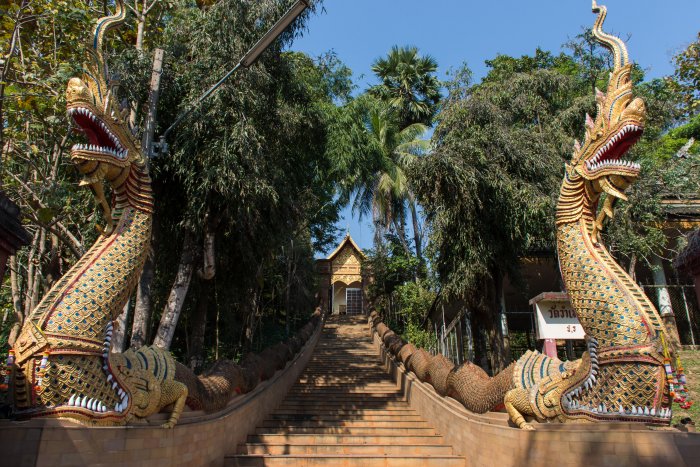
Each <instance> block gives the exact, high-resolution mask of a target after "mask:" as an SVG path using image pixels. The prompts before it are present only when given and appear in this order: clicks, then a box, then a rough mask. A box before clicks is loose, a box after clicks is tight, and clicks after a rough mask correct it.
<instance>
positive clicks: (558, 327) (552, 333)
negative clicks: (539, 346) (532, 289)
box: [530, 292, 585, 339]
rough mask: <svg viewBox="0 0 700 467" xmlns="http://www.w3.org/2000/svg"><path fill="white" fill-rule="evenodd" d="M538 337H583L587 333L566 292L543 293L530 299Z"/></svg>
mask: <svg viewBox="0 0 700 467" xmlns="http://www.w3.org/2000/svg"><path fill="white" fill-rule="evenodd" d="M530 304H531V305H534V308H535V323H536V328H537V338H538V339H583V338H584V336H585V333H584V331H583V327H581V323H579V320H578V318H577V317H576V313H575V312H574V310H573V308H572V306H571V302H569V297H568V296H567V295H566V294H564V293H555V292H551V293H543V294H540V295H538V296H537V297H535V298H533V299H532V300H530Z"/></svg>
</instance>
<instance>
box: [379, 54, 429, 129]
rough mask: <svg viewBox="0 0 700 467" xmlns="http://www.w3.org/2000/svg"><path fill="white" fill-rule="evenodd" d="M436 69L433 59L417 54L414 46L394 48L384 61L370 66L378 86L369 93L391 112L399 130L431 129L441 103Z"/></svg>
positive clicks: (381, 59) (381, 60)
mask: <svg viewBox="0 0 700 467" xmlns="http://www.w3.org/2000/svg"><path fill="white" fill-rule="evenodd" d="M436 70H437V62H436V61H435V59H434V58H433V57H431V56H430V55H425V56H421V55H419V53H418V48H417V47H399V46H394V47H392V48H391V51H390V52H389V54H388V56H387V57H386V58H379V59H377V60H376V61H375V62H374V63H373V64H372V71H373V72H374V74H375V75H377V77H378V78H379V79H380V80H381V83H380V84H377V85H375V86H372V87H371V88H370V89H369V93H370V94H372V95H374V96H375V97H378V98H380V99H381V100H383V101H385V102H387V103H388V104H389V106H390V107H391V108H392V109H394V111H395V112H396V114H397V117H398V124H399V128H400V129H403V128H404V127H407V126H409V125H411V124H414V123H422V124H424V125H428V126H430V125H432V122H433V117H434V116H435V112H436V110H437V105H438V103H439V102H440V82H439V81H438V79H437V77H436V76H435V71H436Z"/></svg>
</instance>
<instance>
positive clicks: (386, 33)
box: [291, 0, 700, 249]
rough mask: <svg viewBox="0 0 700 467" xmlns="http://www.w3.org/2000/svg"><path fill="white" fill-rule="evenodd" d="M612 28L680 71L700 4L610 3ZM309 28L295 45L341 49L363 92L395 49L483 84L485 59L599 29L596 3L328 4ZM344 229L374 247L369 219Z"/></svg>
mask: <svg viewBox="0 0 700 467" xmlns="http://www.w3.org/2000/svg"><path fill="white" fill-rule="evenodd" d="M600 3H602V4H605V5H607V7H608V18H607V21H606V24H605V30H606V31H608V32H611V33H615V34H617V35H619V36H621V37H622V38H623V39H628V38H629V40H628V49H629V53H630V57H631V59H632V60H633V61H635V62H637V63H639V64H640V65H641V66H642V67H643V68H644V69H645V70H646V71H647V76H648V77H650V78H655V77H661V76H666V75H669V74H671V73H672V72H673V65H672V63H671V59H672V57H673V55H674V54H676V53H677V52H679V51H681V50H683V49H684V48H685V47H686V46H687V45H688V44H689V43H690V42H692V41H693V40H694V39H695V38H696V37H697V33H698V31H699V30H700V0H673V1H669V0H665V1H663V0H657V1H651V0H636V1H635V0H607V1H602V2H600ZM324 7H325V12H322V13H320V14H317V15H315V16H313V17H312V18H311V19H310V21H309V23H308V31H307V32H306V33H305V34H304V37H302V38H300V39H298V40H297V41H296V42H295V43H294V45H293V46H292V47H291V48H292V49H293V50H300V51H303V52H306V53H308V54H310V55H312V56H317V55H320V54H322V53H324V52H326V51H329V50H334V51H335V52H336V53H337V55H338V57H339V58H340V59H341V60H342V61H343V62H344V63H345V64H346V65H348V66H349V67H350V68H351V69H352V71H353V75H354V80H355V82H356V83H357V84H358V85H359V87H360V90H363V89H364V88H365V87H367V86H368V85H370V84H373V83H374V77H373V75H372V72H371V70H370V66H371V64H372V62H373V61H374V60H375V59H377V58H379V57H381V56H384V55H386V53H387V52H388V51H389V49H390V48H391V47H392V46H393V45H415V46H417V47H418V48H419V49H420V50H421V52H422V53H426V54H430V55H432V56H433V57H435V59H436V60H437V62H438V65H439V68H438V77H439V78H440V79H443V80H444V79H447V71H448V70H449V69H451V68H452V69H456V68H458V67H460V66H461V65H462V64H463V63H466V64H467V65H468V66H469V67H470V68H471V69H472V71H473V72H474V78H475V79H476V80H479V79H480V78H481V77H483V76H484V74H485V73H486V66H485V65H484V60H488V59H490V58H493V57H495V56H496V55H497V54H505V55H513V56H521V55H532V54H533V53H534V51H535V48H537V47H538V46H539V47H541V48H542V49H545V50H551V51H554V52H558V51H560V50H561V45H562V44H563V43H565V42H566V41H567V40H568V39H569V38H573V37H574V36H575V35H576V34H578V33H579V32H581V31H582V28H583V27H584V26H586V27H587V26H590V25H592V24H593V20H594V19H595V16H594V15H593V13H591V2H590V0H540V1H524V0H519V1H516V0H491V1H483V0H482V1H479V2H474V1H469V0H432V1H426V0H423V1H419V0H325V5H324ZM343 216H344V219H343V220H342V221H341V222H340V223H339V224H338V227H339V228H341V229H342V230H343V232H345V230H346V229H347V228H348V227H349V229H350V234H351V235H352V237H353V238H354V239H355V241H356V242H357V243H358V244H359V246H360V247H361V248H363V249H364V248H370V247H371V246H372V235H373V233H372V226H371V223H370V222H369V219H363V220H362V222H359V221H358V219H357V218H356V216H353V215H352V214H351V212H350V209H349V208H348V209H346V210H344V211H343Z"/></svg>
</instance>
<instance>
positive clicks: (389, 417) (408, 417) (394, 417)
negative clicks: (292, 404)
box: [266, 412, 423, 422]
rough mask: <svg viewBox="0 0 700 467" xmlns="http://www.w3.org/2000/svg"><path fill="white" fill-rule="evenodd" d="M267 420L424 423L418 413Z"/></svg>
mask: <svg viewBox="0 0 700 467" xmlns="http://www.w3.org/2000/svg"><path fill="white" fill-rule="evenodd" d="M266 420H284V421H310V420H316V421H322V422H334V421H347V420H366V421H377V422H387V421H394V422H420V421H423V419H422V418H421V416H420V415H418V414H416V413H411V414H401V413H399V414H396V413H374V414H368V413H361V414H333V413H313V414H312V413H309V414H300V413H298V412H297V413H277V412H273V413H272V414H270V416H269V417H268V418H267V419H266Z"/></svg>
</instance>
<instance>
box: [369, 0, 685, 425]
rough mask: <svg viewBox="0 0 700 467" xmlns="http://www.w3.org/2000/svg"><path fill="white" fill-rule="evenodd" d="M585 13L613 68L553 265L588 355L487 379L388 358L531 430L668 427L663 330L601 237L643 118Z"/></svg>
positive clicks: (567, 186)
mask: <svg viewBox="0 0 700 467" xmlns="http://www.w3.org/2000/svg"><path fill="white" fill-rule="evenodd" d="M593 12H594V13H597V14H598V16H597V19H596V22H595V25H594V27H593V36H594V37H595V39H596V40H597V41H598V42H600V43H601V44H602V45H604V46H605V47H606V48H607V49H609V50H610V51H611V52H612V53H613V55H614V64H615V66H614V70H613V71H612V73H611V74H610V81H609V83H608V89H607V93H603V92H601V91H598V90H596V102H597V116H596V119H595V120H593V119H592V118H591V117H590V116H588V115H587V116H586V122H585V129H586V136H585V141H584V142H583V144H580V143H579V142H578V141H577V142H576V143H575V145H574V153H573V158H572V160H571V162H570V163H568V164H566V173H565V177H564V181H563V184H562V187H561V193H560V196H559V203H558V205H557V213H556V237H557V250H558V256H559V266H560V269H561V274H562V278H563V280H564V284H565V286H566V290H567V291H568V294H569V297H570V299H571V303H572V305H573V308H574V310H575V312H576V314H577V316H578V319H579V321H580V322H581V325H582V326H583V328H584V330H585V332H586V336H587V337H586V339H587V347H588V351H587V352H585V353H584V355H583V358H581V359H580V360H577V361H574V362H562V361H559V360H558V359H552V358H549V357H548V356H546V355H543V354H541V353H539V352H532V351H528V352H527V353H526V354H525V355H523V356H522V357H521V358H520V359H519V360H518V361H517V362H515V363H514V364H512V365H511V366H509V367H508V368H506V369H505V370H503V371H502V372H501V373H499V374H498V375H496V376H494V377H493V378H489V377H488V376H487V375H486V373H485V372H484V371H483V370H482V369H481V368H479V367H478V366H476V365H474V364H472V363H471V362H466V363H464V364H462V365H461V366H459V367H457V368H454V369H451V364H450V365H449V366H448V367H447V371H444V370H442V371H440V370H439V369H438V368H433V367H437V366H439V365H440V362H438V361H437V359H435V358H433V359H432V360H431V359H430V358H429V357H426V355H427V354H425V352H424V351H422V350H415V348H412V349H409V347H413V346H404V347H405V349H403V350H399V346H396V347H394V352H393V353H395V354H397V356H398V358H399V359H400V360H401V361H403V362H404V363H406V362H407V365H408V367H409V368H410V369H412V370H413V371H414V372H415V373H416V374H417V375H419V374H422V375H426V374H427V375H428V376H427V377H426V380H429V381H430V382H431V383H432V384H433V386H435V387H436V389H437V388H444V391H441V390H438V392H440V393H444V394H445V395H450V396H452V397H453V398H455V399H457V400H459V401H460V402H461V403H462V404H464V406H465V407H466V408H468V409H469V410H471V411H473V412H477V413H484V412H487V411H489V410H492V409H494V408H495V407H496V406H498V405H500V404H504V405H505V408H506V410H507V411H508V414H509V415H510V418H511V420H512V421H513V422H514V423H515V424H516V425H517V426H518V427H520V428H523V429H529V430H531V429H534V428H533V425H532V424H530V423H528V422H527V421H526V419H525V417H524V416H531V417H535V418H537V419H538V420H541V421H545V420H549V421H555V420H556V421H560V422H599V421H603V422H604V421H624V422H641V423H646V424H656V425H667V424H669V423H670V421H671V404H672V402H673V399H672V398H673V397H674V393H673V387H672V386H673V383H674V381H673V374H672V371H673V370H672V368H671V366H670V358H669V357H670V355H669V353H668V352H669V350H671V351H672V349H668V347H667V346H666V344H665V343H668V342H669V339H668V336H667V331H666V329H665V327H664V325H663V323H662V321H661V318H660V316H659V314H658V312H657V310H656V309H655V308H654V305H652V303H651V302H650V301H649V299H648V298H647V297H646V295H644V293H643V291H642V290H641V289H640V287H639V286H638V285H637V284H636V283H635V282H634V281H633V280H632V278H630V276H629V275H628V274H627V273H626V272H625V271H624V270H623V269H622V268H621V267H620V265H618V264H617V263H616V262H615V260H614V259H613V258H612V256H611V255H610V253H609V252H608V250H607V249H606V247H605V245H603V243H602V242H601V239H600V235H599V233H600V230H601V228H602V227H603V221H604V220H605V218H612V216H613V207H614V200H616V199H626V196H625V195H624V191H625V189H626V188H627V187H628V186H629V185H630V184H631V183H632V182H633V181H634V180H635V179H636V178H637V177H638V176H639V172H640V166H639V164H636V163H633V162H628V161H625V160H623V159H622V156H624V154H625V153H626V152H627V151H628V149H629V148H630V147H632V146H633V145H634V144H635V143H636V142H637V141H638V140H639V138H640V137H641V135H642V131H643V129H644V120H645V116H646V109H645V105H644V102H643V101H642V100H641V99H639V98H634V97H633V94H632V82H631V79H630V72H631V70H632V64H631V63H629V58H628V56H627V49H626V47H625V43H624V42H623V41H622V40H620V39H619V38H617V37H614V36H611V35H609V34H606V33H605V32H603V30H602V26H603V22H604V21H605V16H606V13H607V11H606V8H605V7H604V6H602V5H601V6H599V5H597V4H596V2H595V1H593ZM603 193H605V194H606V195H607V196H606V197H605V199H604V201H603V205H602V206H601V208H600V210H599V209H598V204H599V201H600V199H601V196H602V194H603ZM378 332H379V331H378ZM380 337H382V336H381V332H380ZM411 354H412V355H411ZM443 366H445V365H444V364H443ZM433 370H434V371H433ZM677 370H679V368H677ZM431 374H432V376H430V375H431ZM420 377H421V376H419V378H420ZM436 377H438V378H440V379H439V380H438V381H433V380H434V379H435V378H436ZM667 382H668V383H670V384H667ZM679 401H683V399H682V397H681V398H680V400H679ZM689 403H690V402H687V404H689Z"/></svg>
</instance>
